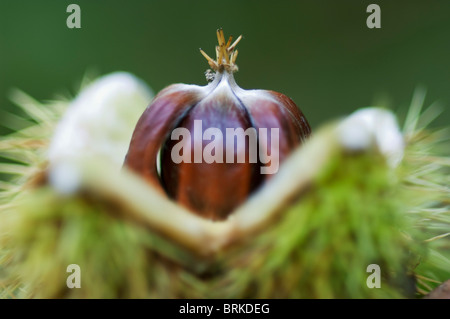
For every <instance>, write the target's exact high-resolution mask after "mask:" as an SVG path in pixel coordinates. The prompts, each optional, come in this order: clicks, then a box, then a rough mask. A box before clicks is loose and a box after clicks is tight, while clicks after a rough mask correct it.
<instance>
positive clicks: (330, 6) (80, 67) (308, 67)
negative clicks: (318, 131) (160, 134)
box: [0, 0, 450, 134]
mask: <svg viewBox="0 0 450 319" xmlns="http://www.w3.org/2000/svg"><path fill="white" fill-rule="evenodd" d="M71 3H76V4H78V5H80V7H81V27H82V28H81V29H69V28H67V26H66V19H67V17H68V16H69V13H67V12H66V8H67V6H68V5H69V4H71ZM370 3H376V4H378V5H379V6H380V7H381V27H382V28H381V29H369V28H367V26H366V19H367V17H368V16H369V13H367V12H366V8H367V6H368V5H369V4H370ZM218 27H223V28H224V31H225V35H226V36H228V35H230V34H232V35H234V36H238V35H239V34H243V35H244V39H243V41H241V43H240V44H239V58H238V61H237V62H238V63H237V64H238V65H239V67H240V71H239V72H238V73H237V74H236V80H237V82H238V84H239V85H240V86H241V87H243V88H245V89H251V88H260V89H271V90H275V91H279V92H282V93H284V94H286V95H288V96H290V97H291V98H292V99H293V100H294V101H295V102H296V104H297V105H298V106H299V107H300V108H301V109H302V110H303V112H304V113H305V115H306V117H307V118H308V119H309V121H310V123H311V125H312V127H313V129H314V128H315V127H317V126H319V125H320V124H321V123H323V122H325V121H326V120H329V119H332V118H335V117H337V116H341V115H345V114H348V113H350V112H351V111H353V110H355V109H357V108H360V107H364V106H369V105H374V104H376V105H385V106H390V107H392V108H393V109H394V110H396V111H399V112H400V114H404V112H405V111H406V109H407V106H408V105H409V103H410V101H411V98H412V95H413V92H414V90H415V88H416V87H418V86H423V87H425V88H426V89H427V92H428V93H427V98H426V104H427V105H429V104H431V103H432V102H435V101H439V102H441V103H442V105H443V107H444V108H445V109H446V111H444V113H443V115H442V116H441V117H440V118H439V119H438V121H437V122H436V123H435V125H439V126H443V125H447V124H448V120H447V118H448V114H449V111H448V109H449V106H450V1H448V0H433V1H431V0H430V1H374V0H372V1H352V0H341V1H335V0H326V1H315V0H307V1H284V0H277V1H273V0H272V1H267V0H247V1H237V0H228V1H210V0H208V1H206V0H201V1H182V0H179V1H175V0H173V1H170V0H165V1H144V0H129V1H117V0H109V1H103V0H96V1H92V0H80V1H75V0H71V1H70V0H69V1H66V0H58V1H55V0H39V1H36V0H21V1H15V0H1V1H0V112H2V111H5V110H6V111H9V112H11V111H13V112H16V111H15V108H14V106H13V104H12V103H11V102H10V101H9V100H8V93H9V91H10V90H11V88H14V87H16V88H20V89H22V90H24V91H25V92H27V93H28V94H30V95H31V96H33V97H35V98H36V99H38V100H49V99H52V98H54V96H55V94H58V93H63V94H67V93H69V94H70V95H72V96H73V95H75V94H76V92H77V90H78V88H79V85H80V82H81V80H82V78H83V76H84V75H85V74H86V72H87V71H89V72H91V73H94V74H96V75H102V74H106V73H109V72H113V71H127V72H131V73H133V74H135V75H137V76H138V77H140V78H141V79H143V80H144V81H145V82H147V83H148V84H149V85H150V86H151V87H152V88H153V90H154V91H155V92H157V91H159V90H161V89H162V88H163V87H165V86H167V85H169V84H171V83H176V82H184V83H192V84H201V85H203V84H206V80H205V77H204V71H205V70H206V69H207V68H208V65H207V63H206V60H205V59H204V58H203V57H202V56H201V55H200V53H199V51H198V48H199V47H201V48H203V49H204V50H205V51H206V52H207V53H208V54H210V55H214V46H215V44H216V35H215V30H216V29H217V28H218ZM3 114H4V113H3ZM7 132H9V130H8V129H7V128H4V127H2V128H0V134H5V133H7Z"/></svg>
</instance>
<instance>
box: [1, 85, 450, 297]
mask: <svg viewBox="0 0 450 319" xmlns="http://www.w3.org/2000/svg"><path fill="white" fill-rule="evenodd" d="M16 97H20V98H19V100H20V101H18V102H19V103H18V104H20V105H22V106H24V109H25V110H26V111H27V112H28V113H29V114H30V115H31V116H33V117H34V118H33V119H34V121H36V122H37V124H35V125H32V126H30V127H29V128H26V129H24V130H20V131H18V132H16V133H14V134H12V135H10V136H8V137H6V138H3V139H2V141H1V142H0V150H1V152H2V156H4V157H6V158H9V159H10V160H11V161H13V162H14V163H12V162H11V161H10V162H9V163H5V164H2V166H1V167H0V168H1V169H2V171H3V172H4V173H8V176H9V175H10V174H13V175H12V177H9V178H4V181H3V182H2V185H1V186H2V187H3V189H4V190H3V191H2V192H1V194H0V196H1V197H0V200H1V205H2V211H1V213H0V219H1V224H0V225H1V226H0V267H1V268H0V275H1V281H0V296H1V297H7V298H8V297H10V298H13V297H19V298H30V297H35V298H59V297H64V298H129V297H132V298H185V297H187V298H400V297H413V296H415V295H419V296H420V295H421V294H425V293H427V292H428V291H430V290H431V289H432V288H433V287H435V286H436V285H437V284H438V283H439V282H442V281H444V280H446V279H448V278H450V273H449V271H450V260H449V257H448V256H449V254H448V247H449V241H448V237H447V236H446V232H448V229H450V227H449V226H450V217H449V213H448V209H447V205H448V187H447V185H448V174H447V169H448V165H449V161H450V160H449V157H448V154H446V153H445V152H447V150H448V148H444V147H442V142H445V143H446V142H447V140H446V137H447V135H446V134H445V132H444V131H436V132H430V131H427V130H426V128H424V127H422V126H420V125H418V121H419V119H420V113H421V112H420V107H419V108H417V107H412V108H411V113H410V115H409V117H408V120H407V123H406V131H405V137H406V138H407V146H406V150H405V157H404V160H403V162H402V164H401V165H400V166H399V167H398V168H397V169H395V170H393V169H392V168H390V167H389V166H388V165H386V163H385V160H384V158H383V157H382V156H381V155H380V154H379V153H378V152H377V151H376V149H369V150H366V151H364V152H359V153H352V152H346V151H345V150H343V149H342V148H340V147H336V146H330V147H332V148H333V151H332V152H330V153H329V155H328V156H329V158H327V160H326V161H325V162H324V164H323V166H322V167H320V170H319V173H318V174H316V175H315V176H314V177H313V178H312V179H311V180H310V181H309V183H308V187H307V188H306V189H302V190H299V192H298V194H296V196H295V198H292V199H291V200H290V202H289V203H287V204H286V205H284V206H283V207H282V208H280V212H278V213H277V214H276V218H274V219H272V220H271V222H270V223H269V224H268V225H266V226H265V227H264V228H263V229H259V230H258V231H256V232H251V233H249V234H248V235H247V236H245V237H243V238H240V239H239V240H238V241H235V242H233V243H231V244H230V245H228V246H226V247H224V248H223V249H220V250H218V251H215V252H214V253H212V254H208V255H199V254H198V253H196V252H194V251H192V250H190V249H189V248H186V247H183V245H180V244H179V243H177V242H176V241H173V240H171V239H170V238H167V237H166V236H164V234H162V233H161V232H159V231H158V229H153V228H151V227H148V225H146V224H145V223H141V222H140V220H139V219H136V218H134V217H129V216H135V215H134V214H131V213H130V211H131V210H132V206H131V205H127V202H126V201H125V202H124V201H118V200H117V198H114V197H112V196H108V193H107V192H106V193H105V192H102V191H101V190H97V189H95V187H94V188H90V189H87V190H84V191H82V192H79V193H77V194H76V195H71V196H61V195H59V194H58V193H57V192H56V191H55V190H54V189H53V188H52V187H51V186H49V185H48V184H47V183H46V181H45V172H46V158H45V149H46V147H47V145H48V142H49V140H50V138H51V136H52V132H53V128H54V126H55V124H56V122H57V120H58V119H59V117H60V116H61V113H62V111H63V110H64V105H63V104H61V103H59V104H57V105H58V106H59V107H51V108H49V107H48V105H41V104H39V103H37V102H36V101H33V100H31V99H30V98H28V97H26V95H24V94H22V93H20V94H19V93H17V94H16ZM16 100H17V99H16ZM323 131H325V133H324V134H322V137H323V136H325V139H323V141H325V142H326V141H327V138H328V139H329V140H328V141H329V143H335V141H334V140H333V138H332V136H333V134H329V133H326V131H327V129H324V130H323ZM317 135H320V133H319V134H316V137H314V138H313V139H312V140H313V141H314V139H315V138H316V139H317ZM313 141H312V142H313ZM330 145H331V144H330ZM311 160H315V159H314V158H312V159H311ZM299 169H300V168H299ZM99 178H101V176H99ZM124 182H126V181H124ZM125 185H127V184H125ZM130 185H132V184H130ZM116 187H117V188H119V189H120V187H123V185H117V186H116ZM130 193H132V190H131V191H130ZM131 200H132V199H130V201H131ZM150 210H151V209H150ZM70 264H78V265H79V266H80V268H81V275H82V286H81V288H80V289H76V288H75V289H69V288H68V287H67V285H66V279H67V277H68V275H69V273H67V271H66V269H67V266H68V265H70ZM370 264H378V265H379V266H380V268H381V273H382V283H381V288H379V289H377V288H372V289H371V288H369V287H368V286H367V285H366V280H367V278H368V276H369V275H370V273H368V272H367V266H368V265H370Z"/></svg>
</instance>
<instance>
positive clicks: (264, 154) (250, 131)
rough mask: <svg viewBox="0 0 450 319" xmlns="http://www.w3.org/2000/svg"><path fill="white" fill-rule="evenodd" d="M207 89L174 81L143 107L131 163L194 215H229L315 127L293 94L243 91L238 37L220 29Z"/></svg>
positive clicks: (130, 152) (130, 153)
mask: <svg viewBox="0 0 450 319" xmlns="http://www.w3.org/2000/svg"><path fill="white" fill-rule="evenodd" d="M217 38H218V42H219V45H218V46H217V47H216V55H217V59H216V60H213V59H212V58H210V57H209V56H208V55H207V54H206V53H205V52H204V51H202V50H200V51H201V53H202V54H203V55H204V56H205V58H206V59H207V60H208V63H209V65H210V67H211V68H212V69H213V70H214V71H215V73H213V72H209V73H207V79H209V80H210V83H209V84H208V85H206V86H197V85H187V84H173V85H170V86H169V87H167V88H165V89H163V90H162V91H161V92H160V93H159V94H158V95H157V96H156V97H155V98H154V100H153V101H152V103H151V104H150V105H149V106H148V107H147V109H146V110H145V111H144V113H143V115H142V117H141V118H140V120H139V121H138V123H137V125H136V128H135V131H134V133H133V137H132V140H131V143H130V147H129V150H128V154H127V156H126V159H125V166H126V167H128V168H130V169H131V170H133V171H135V172H136V173H138V174H139V175H141V176H142V177H143V178H145V179H146V180H147V181H148V182H149V183H151V184H152V185H153V186H154V187H156V188H158V189H159V190H160V191H161V192H163V193H165V194H167V195H168V196H169V197H170V198H172V199H173V200H175V201H176V202H178V203H180V204H181V205H183V206H185V207H187V208H188V209H190V210H191V211H192V212H194V213H196V214H198V215H200V216H203V217H205V218H208V219H212V220H223V219H226V218H227V216H228V215H229V214H230V213H231V212H232V211H233V210H234V209H235V208H236V207H237V206H238V205H240V204H241V203H243V202H244V201H245V200H246V198H247V197H248V196H249V195H250V194H252V192H254V191H255V190H256V189H257V188H258V187H259V186H260V185H261V184H262V183H263V182H264V181H265V180H267V178H268V177H270V176H271V175H272V174H274V173H276V172H277V170H278V167H279V164H280V163H282V162H283V160H285V159H286V157H287V156H288V155H289V153H291V151H292V150H293V149H294V148H296V147H297V146H299V145H300V144H301V143H302V142H303V141H304V140H305V138H307V137H308V136H309V135H310V133H311V129H310V126H309V124H308V122H307V120H306V118H305V117H304V116H303V113H302V112H301V111H300V110H299V108H298V107H297V106H296V105H295V103H294V102H293V101H292V100H291V99H290V98H289V97H287V96H285V95H283V94H281V93H278V92H274V91H266V90H243V89H241V88H240V87H239V86H238V85H237V84H236V82H235V80H234V77H233V73H234V72H236V71H237V66H236V64H235V62H236V57H237V54H238V51H237V50H236V45H237V43H238V42H239V41H240V40H241V38H242V37H239V38H238V39H237V40H236V41H235V42H234V43H232V37H230V38H229V40H228V41H227V42H226V41H225V37H224V34H223V31H222V30H221V29H220V30H217Z"/></svg>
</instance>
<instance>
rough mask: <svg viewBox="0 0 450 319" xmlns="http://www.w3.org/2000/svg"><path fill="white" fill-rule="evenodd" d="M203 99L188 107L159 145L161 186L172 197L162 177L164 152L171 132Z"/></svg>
mask: <svg viewBox="0 0 450 319" xmlns="http://www.w3.org/2000/svg"><path fill="white" fill-rule="evenodd" d="M208 95H209V94H208ZM201 101H202V100H200V101H198V102H197V103H194V104H193V105H191V106H189V107H188V108H187V109H186V110H185V111H184V112H183V113H182V114H181V115H180V116H179V117H178V119H177V121H176V122H175V123H174V124H173V125H172V126H171V128H170V130H169V133H167V136H166V138H165V139H164V142H163V143H162V145H161V146H160V147H159V150H158V153H156V156H158V154H159V152H161V154H160V156H159V158H157V159H156V160H157V161H159V162H160V164H159V165H160V167H161V172H160V173H159V174H158V179H159V182H160V184H161V186H162V187H163V189H164V191H165V192H166V194H167V195H168V196H169V197H172V196H170V194H169V191H168V190H167V187H166V185H165V183H164V179H163V178H162V175H163V166H162V163H161V159H162V154H163V151H164V148H165V147H166V145H167V142H168V141H169V138H170V136H171V135H172V133H171V132H172V131H173V130H174V129H175V128H177V127H178V125H180V124H181V122H182V121H183V120H184V119H185V118H186V116H187V115H188V113H189V112H190V111H191V110H192V109H193V108H194V107H195V106H197V104H199V103H200V102H201ZM157 173H158V171H157Z"/></svg>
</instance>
